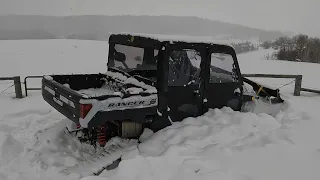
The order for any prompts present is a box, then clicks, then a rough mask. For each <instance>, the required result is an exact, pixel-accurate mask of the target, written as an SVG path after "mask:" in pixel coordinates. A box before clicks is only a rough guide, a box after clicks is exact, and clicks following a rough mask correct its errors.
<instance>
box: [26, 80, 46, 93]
mask: <svg viewBox="0 0 320 180" xmlns="http://www.w3.org/2000/svg"><path fill="white" fill-rule="evenodd" d="M29 78H32V79H40V78H43V76H27V77H25V78H24V90H25V93H26V96H28V90H31V91H37V90H41V88H28V84H27V79H29Z"/></svg>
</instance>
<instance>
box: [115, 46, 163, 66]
mask: <svg viewBox="0 0 320 180" xmlns="http://www.w3.org/2000/svg"><path fill="white" fill-rule="evenodd" d="M114 50H115V54H116V53H121V54H123V55H124V57H123V59H122V60H121V61H119V59H117V58H115V57H116V56H115V55H114V56H113V57H112V58H111V59H110V60H111V61H113V62H111V63H110V67H115V68H118V69H121V70H123V71H126V72H131V71H134V70H135V71H139V70H156V69H157V65H156V63H157V55H158V50H155V49H146V48H140V47H134V46H127V45H121V44H116V45H115V46H114Z"/></svg>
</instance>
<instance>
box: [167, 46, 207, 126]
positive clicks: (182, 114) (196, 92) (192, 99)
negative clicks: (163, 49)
mask: <svg viewBox="0 0 320 180" xmlns="http://www.w3.org/2000/svg"><path fill="white" fill-rule="evenodd" d="M201 54H202V53H200V52H199V51H197V50H195V49H192V48H179V49H177V47H175V48H173V49H172V50H168V52H167V58H166V59H167V60H168V61H169V62H168V76H167V77H168V78H167V82H168V86H167V87H168V89H167V95H166V98H167V104H168V107H169V112H168V115H169V118H171V120H172V121H181V120H183V119H184V118H187V117H195V116H198V115H199V114H200V113H201V111H202V98H203V97H202V89H203V81H202V79H201V65H202V64H203V63H202V59H203V58H202V57H203V55H201Z"/></svg>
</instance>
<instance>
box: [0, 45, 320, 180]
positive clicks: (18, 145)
mask: <svg viewBox="0 0 320 180" xmlns="http://www.w3.org/2000/svg"><path fill="white" fill-rule="evenodd" d="M107 50H108V43H107V42H94V41H76V40H73V41H72V40H40V41H0V58H1V66H0V76H14V75H21V76H22V78H23V77H24V76H26V75H42V74H53V73H54V74H57V73H62V74H63V73H95V72H104V71H105V67H106V60H107V55H108V53H107ZM271 52H272V50H259V51H256V52H251V53H246V54H241V55H239V56H238V58H239V62H240V67H241V71H242V73H277V74H278V73H279V74H302V75H303V86H304V87H313V88H319V89H320V84H318V81H317V79H318V77H319V76H320V71H319V69H320V65H317V64H306V63H290V62H284V61H270V60H264V59H265V56H266V55H267V54H268V53H271ZM258 80H259V81H261V82H264V83H266V84H269V85H271V86H274V87H280V86H281V85H283V84H285V83H287V82H290V81H291V80H288V79H277V80H275V79H258ZM31 84H32V85H34V86H39V82H33V83H31ZM8 86H10V82H6V81H0V92H1V91H2V90H3V89H5V88H6V87H8ZM281 91H283V92H284V94H283V97H284V99H285V103H284V104H283V106H282V108H281V111H279V113H278V114H277V115H276V116H274V117H273V116H270V115H267V114H254V113H240V112H234V111H232V110H231V109H229V108H223V109H220V110H218V109H214V110H210V111H209V112H208V113H206V114H205V115H204V116H201V117H198V118H187V119H185V120H184V121H183V122H180V123H175V124H173V125H172V126H170V127H168V128H166V129H163V130H161V131H159V132H158V133H156V134H152V133H150V132H148V131H146V132H145V133H144V134H143V136H142V137H141V141H142V143H141V144H139V145H137V144H136V142H135V141H125V140H120V139H117V138H115V139H114V142H116V143H121V144H122V145H124V146H126V147H127V149H126V152H125V154H124V155H123V156H122V158H123V159H124V160H123V161H122V162H121V163H120V165H119V167H118V168H117V169H116V170H113V171H108V172H103V173H102V174H101V175H100V177H91V176H87V175H85V174H83V173H81V172H79V173H76V174H66V173H64V172H63V169H65V168H66V167H74V166H75V165H77V164H81V163H82V162H81V161H83V159H84V158H85V157H86V156H88V155H90V153H92V152H91V149H90V148H89V147H85V146H83V145H80V144H78V143H77V141H76V140H74V139H72V138H70V137H68V136H67V135H65V134H64V133H63V132H62V127H63V125H64V123H65V122H66V121H64V117H63V116H62V115H61V114H59V113H58V112H56V111H55V110H54V109H53V108H51V107H50V106H49V105H48V104H47V103H46V102H45V101H44V100H43V99H42V97H41V94H40V92H38V91H34V92H30V96H28V97H27V98H24V99H21V100H17V99H13V98H12V97H13V95H14V94H10V92H13V89H12V88H10V89H8V91H6V92H5V94H1V95H0V180H47V179H48V180H51V179H52V180H53V179H54V180H57V179H68V180H75V179H82V180H150V179H153V180H171V179H172V180H173V179H174V180H189V179H190V180H194V179H197V180H198V179H199V180H200V179H204V180H205V179H208V180H209V179H210V180H212V179H214V180H270V179H272V180H301V179H307V180H319V179H320V171H319V167H320V142H319V137H320V131H319V128H320V120H319V119H320V115H319V112H318V108H319V107H320V96H318V95H316V94H311V93H302V96H300V97H294V96H292V92H293V84H291V85H289V86H286V87H284V88H281ZM7 93H9V94H7ZM116 156H117V155H114V157H116ZM92 168H94V166H88V169H92ZM83 176H84V177H83Z"/></svg>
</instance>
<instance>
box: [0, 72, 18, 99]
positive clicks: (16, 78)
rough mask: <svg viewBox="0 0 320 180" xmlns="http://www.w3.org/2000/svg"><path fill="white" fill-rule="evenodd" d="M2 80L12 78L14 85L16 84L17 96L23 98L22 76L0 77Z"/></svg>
mask: <svg viewBox="0 0 320 180" xmlns="http://www.w3.org/2000/svg"><path fill="white" fill-rule="evenodd" d="M0 80H3V81H8V80H11V81H13V85H14V89H15V93H16V98H19V99H21V98H22V97H23V96H22V89H21V81H20V76H14V77H0Z"/></svg>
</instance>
